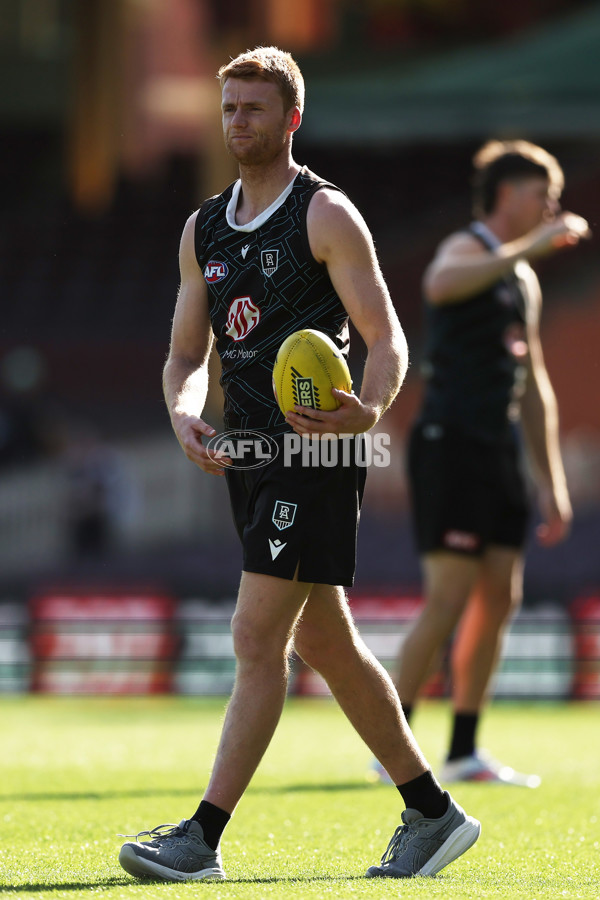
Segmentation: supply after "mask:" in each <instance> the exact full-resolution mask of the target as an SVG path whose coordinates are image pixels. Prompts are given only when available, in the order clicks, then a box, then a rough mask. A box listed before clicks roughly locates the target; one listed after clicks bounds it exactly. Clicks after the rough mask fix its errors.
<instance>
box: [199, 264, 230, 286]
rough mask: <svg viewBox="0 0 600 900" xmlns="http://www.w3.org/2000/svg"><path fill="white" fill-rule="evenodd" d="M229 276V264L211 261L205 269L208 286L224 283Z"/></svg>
mask: <svg viewBox="0 0 600 900" xmlns="http://www.w3.org/2000/svg"><path fill="white" fill-rule="evenodd" d="M228 274H229V269H228V268H227V263H224V262H220V261H219V260H217V259H211V260H209V262H207V263H206V266H205V267H204V278H205V280H206V282H207V283H208V284H216V283H217V281H223V279H224V278H226V277H227V275H228Z"/></svg>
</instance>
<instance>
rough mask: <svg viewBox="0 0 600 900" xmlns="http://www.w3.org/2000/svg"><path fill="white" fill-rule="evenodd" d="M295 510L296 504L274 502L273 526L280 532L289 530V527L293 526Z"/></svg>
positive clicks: (281, 501) (280, 501) (283, 501)
mask: <svg viewBox="0 0 600 900" xmlns="http://www.w3.org/2000/svg"><path fill="white" fill-rule="evenodd" d="M297 509H298V504H297V503H287V502H286V501H285V500H276V501H275V507H274V509H273V516H272V522H273V524H274V525H275V526H276V527H277V528H279V530H280V531H284V530H285V529H286V528H289V527H290V525H293V524H294V519H295V517H296V510H297Z"/></svg>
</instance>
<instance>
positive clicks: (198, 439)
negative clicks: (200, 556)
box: [163, 213, 226, 475]
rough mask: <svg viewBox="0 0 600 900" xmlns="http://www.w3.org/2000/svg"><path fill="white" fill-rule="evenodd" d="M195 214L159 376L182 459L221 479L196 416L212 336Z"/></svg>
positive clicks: (206, 431)
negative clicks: (195, 240) (204, 441)
mask: <svg viewBox="0 0 600 900" xmlns="http://www.w3.org/2000/svg"><path fill="white" fill-rule="evenodd" d="M196 215H197V214H196V213H194V214H193V215H191V216H190V218H189V219H188V220H187V222H186V224H185V228H184V229H183V234H182V236H181V244H180V247H179V269H180V273H181V285H180V288H179V295H178V297H177V304H176V306H175V315H174V317H173V329H172V333H171V346H170V349H169V356H168V359H167V362H166V365H165V368H164V372H163V389H164V394H165V400H166V403H167V408H168V410H169V415H170V416H171V423H172V425H173V430H174V432H175V434H176V436H177V440H178V441H179V443H180V444H181V446H182V448H183V451H184V453H185V455H186V456H187V457H188V459H191V461H192V462H194V463H196V465H197V466H200V468H201V469H202V470H203V471H204V472H210V473H211V474H213V475H224V474H225V470H224V469H223V465H218V464H217V463H215V462H214V460H212V459H211V458H210V456H209V455H208V453H207V450H206V447H205V446H204V445H203V443H202V436H203V435H204V436H206V437H212V436H213V435H214V434H216V431H215V429H214V428H213V427H212V426H211V425H207V423H206V422H205V421H204V420H203V419H202V418H201V417H200V416H201V413H202V410H203V409H204V404H205V402H206V394H207V391H208V358H209V355H210V349H211V347H212V343H213V331H212V328H211V324H210V317H209V313H208V296H207V290H206V282H205V281H204V276H203V275H202V272H201V271H200V267H199V265H198V262H197V260H196V253H195V250H194V228H195V223H196ZM222 462H226V461H225V460H222Z"/></svg>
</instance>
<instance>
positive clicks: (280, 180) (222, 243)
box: [119, 47, 480, 881]
mask: <svg viewBox="0 0 600 900" xmlns="http://www.w3.org/2000/svg"><path fill="white" fill-rule="evenodd" d="M219 76H220V81H221V87H222V114H223V128H224V136H225V143H226V145H227V147H228V149H229V151H230V153H231V154H232V155H233V157H234V158H235V159H236V160H237V162H238V163H239V172H240V178H239V180H238V181H236V182H235V184H233V185H230V186H229V188H227V189H226V190H225V191H224V193H223V194H221V195H219V196H217V197H213V198H211V199H210V200H208V201H206V203H205V204H203V206H202V207H201V209H200V210H199V211H198V212H197V213H194V214H193V215H192V216H191V217H190V219H189V220H188V222H187V224H186V226H185V228H184V231H183V236H182V240H181V249H180V267H181V287H180V291H179V297H178V300H177V306H176V310H175V317H174V321H173V332H172V340H171V348H170V354H169V358H168V360H167V364H166V367H165V373H164V385H165V397H166V401H167V405H168V408H169V412H170V414H171V421H172V424H173V428H174V430H175V433H176V435H177V438H178V440H179V442H180V444H181V446H182V448H183V450H184V452H185V453H186V455H187V456H188V457H189V459H191V460H192V461H193V462H195V463H196V464H197V465H198V466H199V467H200V468H201V469H202V470H203V471H204V472H207V473H211V474H217V475H219V474H223V472H224V471H226V478H227V486H228V488H229V494H230V500H231V506H232V510H233V514H234V518H235V521H236V525H237V528H238V532H239V534H240V537H241V540H242V544H243V551H244V563H243V572H242V578H241V584H240V589H239V594H238V600H237V606H236V612H235V615H234V618H233V621H232V632H233V641H234V648H235V653H236V658H237V669H236V681H235V685H234V689H233V694H232V697H231V700H230V703H229V706H228V708H227V713H226V716H225V721H224V725H223V730H222V735H221V741H220V744H219V747H218V750H217V756H216V760H215V763H214V768H213V770H212V774H211V777H210V780H209V784H208V787H207V789H206V791H205V794H204V798H203V800H202V802H201V803H200V805H199V807H198V809H197V811H196V812H195V813H194V814H193V815H192V816H191V818H189V819H184V820H183V821H182V822H181V823H180V824H179V825H176V826H166V827H159V828H158V829H154V830H153V831H151V832H146V834H147V835H148V837H149V838H150V840H148V841H145V842H140V841H133V842H127V843H126V844H124V845H123V847H122V849H121V853H120V856H119V859H120V862H121V865H122V866H123V868H124V869H126V871H128V872H129V873H131V874H132V875H136V876H140V877H148V876H150V877H161V878H164V879H166V880H169V881H181V880H187V879H202V878H209V879H210V878H214V879H221V878H223V877H224V872H223V869H222V866H221V858H220V853H219V842H220V839H221V834H222V832H223V830H224V828H225V826H226V824H227V822H228V820H229V818H230V816H231V815H232V813H233V811H234V809H235V807H236V806H237V803H238V801H239V800H240V798H241V797H242V795H243V793H244V791H245V790H246V788H247V786H248V784H249V782H250V780H251V778H252V776H253V775H254V772H255V770H256V768H257V766H258V764H259V762H260V760H261V758H262V756H263V753H264V752H265V750H266V748H267V746H268V744H269V742H270V740H271V737H272V735H273V732H274V730H275V728H276V726H277V722H278V720H279V717H280V715H281V711H282V708H283V704H284V701H285V696H286V687H287V678H288V657H289V654H290V652H291V649H292V647H294V648H295V650H296V652H297V653H298V654H299V655H300V656H301V657H302V658H303V659H304V660H305V661H306V662H307V663H308V665H310V666H312V667H313V668H314V669H316V670H317V671H318V672H320V674H321V675H322V676H323V677H324V679H325V681H326V682H327V684H328V685H329V687H330V689H331V691H332V693H333V695H334V697H335V698H336V700H337V701H338V703H339V704H340V706H341V708H342V709H343V710H344V712H345V713H346V714H347V716H348V718H349V719H350V721H351V723H352V725H353V726H354V727H355V728H356V730H357V732H358V733H359V734H360V735H361V737H362V738H363V739H364V741H365V742H366V743H367V745H368V746H369V747H370V748H371V750H372V751H373V753H374V754H375V756H376V757H377V758H378V759H379V760H380V761H381V763H382V765H384V766H385V767H386V769H387V770H388V771H389V772H390V775H391V776H392V778H393V779H394V783H395V784H396V785H397V786H398V790H399V792H400V794H401V796H402V799H403V801H404V803H405V805H406V806H407V809H406V810H405V811H404V812H403V813H402V817H403V823H404V824H403V825H401V826H400V827H399V828H398V829H397V830H396V833H395V834H394V836H393V838H392V840H391V842H390V844H389V847H388V849H387V850H386V852H385V854H384V857H383V858H382V862H381V865H380V866H371V867H370V869H369V870H368V872H367V875H368V876H370V877H375V876H388V877H395V878H401V877H408V876H411V875H414V874H423V875H434V874H435V873H436V872H437V871H439V870H440V869H441V868H443V867H444V866H445V865H447V864H448V863H450V862H452V860H454V859H456V858H457V857H458V856H460V855H461V854H462V853H464V852H465V850H467V849H468V848H469V847H470V846H471V845H472V844H473V843H474V842H475V840H477V837H478V835H479V829H480V826H479V823H478V822H477V821H476V820H474V819H472V818H471V817H469V816H467V815H466V814H465V812H464V811H463V810H462V809H461V808H460V807H459V806H458V805H457V804H455V803H454V801H453V800H452V798H451V797H450V796H449V794H447V793H446V792H444V791H443V790H442V788H441V787H440V785H439V783H438V782H437V780H436V779H435V777H434V776H433V774H432V772H431V769H430V768H429V766H428V764H427V763H426V761H425V759H424V758H423V755H422V754H421V751H420V749H419V748H418V746H417V745H416V743H415V741H414V738H413V736H412V734H411V732H410V729H408V728H407V726H406V722H405V720H404V717H403V715H402V709H401V707H400V703H399V701H398V696H397V693H396V691H395V690H394V686H393V684H392V682H391V679H390V678H389V677H388V675H387V674H386V672H385V670H384V669H383V668H382V666H381V665H380V664H379V663H378V662H377V660H376V659H375V658H374V657H373V655H372V654H371V653H370V652H369V651H368V650H367V648H366V646H365V645H364V643H363V642H362V640H361V639H360V637H359V636H358V633H357V631H356V628H355V626H354V623H353V621H352V618H351V615H350V611H349V608H348V604H347V599H346V596H345V594H344V591H343V589H342V587H341V586H340V585H350V584H352V579H353V575H354V555H355V542H356V529H357V525H358V510H359V507H360V499H361V495H362V486H363V480H364V479H363V476H362V474H361V472H360V471H358V470H357V467H356V466H355V465H354V466H353V465H345V466H342V465H338V466H335V467H333V468H329V467H323V466H310V467H305V468H302V467H300V466H296V467H295V468H289V467H287V468H286V467H285V466H284V464H283V460H284V458H285V454H284V453H280V454H279V456H278V457H277V459H275V460H273V461H271V462H270V463H269V465H267V466H264V467H261V468H254V469H249V468H239V467H237V468H236V467H235V466H233V465H227V464H226V463H227V458H220V459H219V460H215V458H214V457H213V456H211V454H210V452H209V450H208V449H207V447H206V446H205V444H204V443H203V440H202V439H203V438H205V439H210V438H211V437H212V436H214V435H215V429H214V428H212V427H211V426H210V425H209V424H208V423H206V422H204V421H203V420H202V419H201V418H200V416H201V414H202V411H203V407H204V403H205V399H206V392H207V383H208V374H207V363H208V356H209V351H210V349H211V346H212V344H213V339H214V340H215V341H216V348H217V351H218V353H219V355H220V359H221V366H222V378H221V383H222V385H223V387H224V392H225V425H226V428H227V429H228V430H235V431H237V432H241V431H244V430H248V429H255V430H259V431H261V432H263V433H265V434H267V435H269V436H270V437H272V438H273V439H274V440H276V441H282V440H283V439H284V438H285V437H286V436H287V435H290V434H293V431H295V432H296V433H298V434H301V435H306V434H308V435H310V434H316V435H323V434H337V435H339V434H342V433H346V434H353V435H356V434H361V433H362V432H365V431H367V430H368V429H369V428H371V427H372V426H373V425H374V424H375V423H376V422H377V421H378V419H379V418H380V417H381V415H382V414H383V413H384V412H385V410H386V409H387V407H388V406H389V405H390V403H391V402H392V400H393V399H394V397H395V396H396V394H397V392H398V390H399V388H400V384H401V383H402V380H403V378H404V375H405V372H406V368H407V364H408V355H407V348H406V341H405V338H404V334H403V332H402V329H401V327H400V323H399V322H398V319H397V317H396V314H395V312H394V308H393V306H392V303H391V300H390V298H389V294H388V291H387V288H386V286H385V283H384V281H383V277H382V275H381V271H380V269H379V265H378V262H377V259H376V256H375V251H374V247H373V241H372V238H371V235H370V233H369V231H368V230H367V227H366V225H365V223H364V221H363V219H362V217H361V216H360V214H359V213H358V212H357V210H356V209H355V207H354V206H353V205H352V204H351V203H350V202H349V200H348V199H347V197H346V196H345V195H344V194H343V193H342V192H341V191H339V190H338V189H336V188H334V187H333V185H330V184H328V183H326V182H323V181H322V180H320V179H318V178H317V177H316V176H315V175H313V174H312V173H311V172H310V171H308V170H307V169H306V168H301V167H300V166H299V165H297V164H296V163H295V162H294V160H293V158H292V153H291V147H292V136H293V134H294V132H295V131H296V130H297V129H298V127H299V125H300V122H301V116H302V108H303V98H304V84H303V80H302V76H301V74H300V71H299V69H298V67H297V65H296V63H295V62H294V60H293V59H292V58H291V56H289V54H286V53H283V52H282V51H280V50H278V49H277V48H273V47H269V48H257V49H256V50H254V51H249V52H248V53H245V54H242V55H241V56H240V57H238V58H237V59H235V60H233V61H232V62H230V63H229V64H228V65H227V66H224V67H223V68H222V69H221V70H220V71H219ZM348 317H350V318H351V319H352V321H353V323H354V324H355V326H356V328H357V329H358V332H359V334H360V335H361V336H362V338H363V339H364V341H365V344H366V347H367V350H368V353H367V359H366V363H365V368H364V374H363V380H362V388H361V393H360V397H358V396H356V395H355V394H349V393H345V392H343V391H336V392H335V394H336V397H337V399H338V400H339V401H340V404H341V405H340V408H339V409H337V410H335V411H333V412H323V411H320V410H313V409H310V408H305V407H296V408H295V410H293V411H290V412H289V413H288V414H287V416H286V417H284V416H283V415H282V414H281V413H280V412H279V408H278V406H277V403H276V401H275V398H274V396H273V391H272V386H271V375H272V370H273V363H274V360H275V356H276V353H277V349H278V347H279V345H280V344H281V342H282V341H283V339H284V338H285V337H287V335H288V334H290V333H292V332H294V331H296V330H298V329H301V328H306V327H313V328H317V329H320V330H322V331H324V332H325V333H327V334H329V335H330V336H331V337H332V338H333V339H334V340H337V342H338V346H340V347H341V348H343V347H344V346H345V344H347V323H348ZM301 413H302V414H301ZM229 461H230V462H231V458H229ZM224 463H225V466H224ZM284 525H285V526H286V527H285V530H281V529H283V528H284ZM277 529H280V530H277ZM199 752H201V750H200V748H199ZM138 837H139V836H138Z"/></svg>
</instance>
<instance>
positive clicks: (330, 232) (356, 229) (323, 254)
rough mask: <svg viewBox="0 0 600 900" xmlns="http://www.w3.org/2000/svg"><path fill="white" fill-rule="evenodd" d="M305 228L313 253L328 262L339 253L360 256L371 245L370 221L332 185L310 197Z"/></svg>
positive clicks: (316, 257) (320, 260) (319, 259)
mask: <svg viewBox="0 0 600 900" xmlns="http://www.w3.org/2000/svg"><path fill="white" fill-rule="evenodd" d="M306 228H307V232H308V239H309V242H310V247H311V250H312V253H313V256H314V257H315V259H316V260H317V261H318V262H328V261H329V260H331V258H332V256H333V255H334V254H335V256H337V257H339V255H340V254H342V255H344V256H345V257H346V258H347V257H348V256H349V255H354V256H355V257H357V256H358V255H359V253H360V252H361V251H362V250H364V248H365V247H366V246H367V245H369V247H372V243H373V242H372V238H371V234H370V232H369V229H368V228H367V225H366V223H365V221H364V219H363V217H362V216H361V214H360V213H359V211H358V210H357V208H356V207H355V205H354V204H353V203H352V201H351V200H349V199H348V197H347V196H346V195H345V194H343V193H341V192H340V191H337V190H335V189H330V188H326V187H325V188H322V189H321V190H319V191H317V192H316V193H315V194H314V195H313V197H312V198H311V201H310V206H309V208H308V213H307V217H306Z"/></svg>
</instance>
